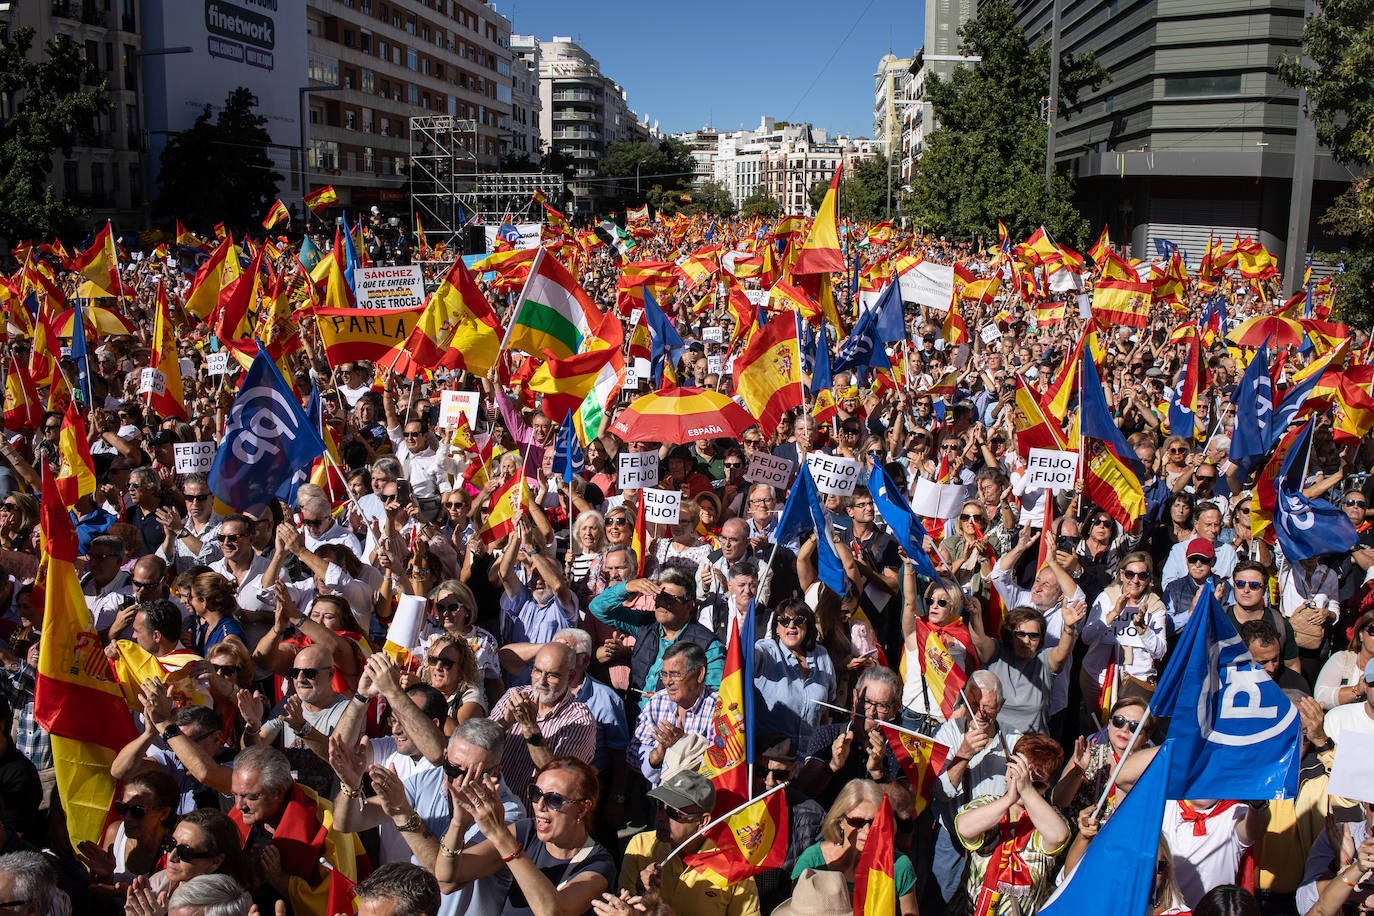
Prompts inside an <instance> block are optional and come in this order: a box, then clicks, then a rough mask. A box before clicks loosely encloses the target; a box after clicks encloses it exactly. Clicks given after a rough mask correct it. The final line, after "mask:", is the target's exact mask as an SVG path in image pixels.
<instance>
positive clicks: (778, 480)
mask: <svg viewBox="0 0 1374 916" xmlns="http://www.w3.org/2000/svg"><path fill="white" fill-rule="evenodd" d="M744 479H745V480H747V481H749V482H750V483H766V484H768V486H770V487H776V488H777V489H779V490H783V489H786V488H787V485H788V483H790V482H791V480H792V459H791V458H786V457H784V456H782V455H770V454H768V453H767V452H760V451H756V452H754V455H753V457H752V458H750V459H749V469H748V470H746V471H745V472H744Z"/></svg>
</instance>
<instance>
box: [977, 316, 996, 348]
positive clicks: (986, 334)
mask: <svg viewBox="0 0 1374 916" xmlns="http://www.w3.org/2000/svg"><path fill="white" fill-rule="evenodd" d="M978 336H979V337H981V338H982V339H983V343H985V344H995V343H997V341H999V340H1001V339H1002V329H1001V328H999V327H998V326H997V322H995V321H994V322H993V323H992V324H985V325H983V330H981V331H979V332H978Z"/></svg>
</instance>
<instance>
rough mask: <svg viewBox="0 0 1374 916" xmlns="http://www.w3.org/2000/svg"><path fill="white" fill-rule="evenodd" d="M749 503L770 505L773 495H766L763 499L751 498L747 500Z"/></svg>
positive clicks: (752, 504)
mask: <svg viewBox="0 0 1374 916" xmlns="http://www.w3.org/2000/svg"><path fill="white" fill-rule="evenodd" d="M749 505H751V506H771V505H773V497H771V496H767V497H764V498H763V499H751V500H749Z"/></svg>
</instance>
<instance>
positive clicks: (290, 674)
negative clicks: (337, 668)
mask: <svg viewBox="0 0 1374 916" xmlns="http://www.w3.org/2000/svg"><path fill="white" fill-rule="evenodd" d="M333 668H334V666H333V665H325V666H324V667H322V668H287V669H286V676H287V678H288V679H290V680H293V681H296V680H300V679H301V678H305V679H306V680H310V681H313V680H314V679H315V678H316V676H317V675H319V673H320V672H321V671H332V670H333Z"/></svg>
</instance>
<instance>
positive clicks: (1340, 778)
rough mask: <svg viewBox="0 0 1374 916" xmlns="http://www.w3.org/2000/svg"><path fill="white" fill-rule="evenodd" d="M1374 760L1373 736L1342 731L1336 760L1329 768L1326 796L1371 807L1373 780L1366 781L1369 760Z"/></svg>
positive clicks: (1373, 795) (1337, 745)
mask: <svg viewBox="0 0 1374 916" xmlns="http://www.w3.org/2000/svg"><path fill="white" fill-rule="evenodd" d="M1370 760H1374V735H1370V734H1366V733H1365V732H1361V731H1356V730H1355V729H1353V728H1343V729H1341V740H1340V741H1338V742H1336V760H1335V762H1334V763H1333V764H1332V765H1331V780H1330V781H1329V782H1328V783H1327V784H1326V792H1327V794H1328V795H1339V796H1340V797H1342V798H1352V799H1356V800H1358V801H1362V802H1369V803H1370V804H1374V779H1370V778H1369V761H1370Z"/></svg>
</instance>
